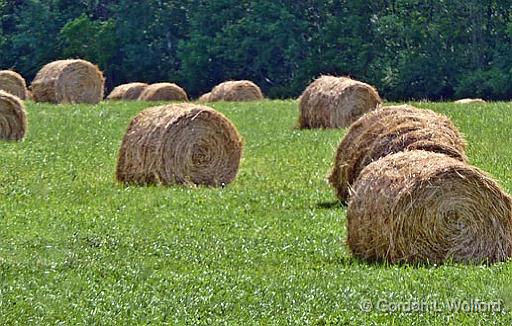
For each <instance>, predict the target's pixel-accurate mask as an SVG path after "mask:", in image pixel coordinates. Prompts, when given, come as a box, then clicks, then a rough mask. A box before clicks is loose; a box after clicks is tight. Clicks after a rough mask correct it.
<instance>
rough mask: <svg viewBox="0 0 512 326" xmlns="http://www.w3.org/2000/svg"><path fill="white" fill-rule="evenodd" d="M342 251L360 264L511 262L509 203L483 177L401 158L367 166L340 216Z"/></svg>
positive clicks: (444, 163)
mask: <svg viewBox="0 0 512 326" xmlns="http://www.w3.org/2000/svg"><path fill="white" fill-rule="evenodd" d="M347 220H348V222H347V223H348V241H347V242H348V246H349V247H350V250H351V251H352V253H353V255H354V256H356V257H359V258H362V259H364V260H367V261H372V262H374V261H385V262H390V263H433V264H438V263H443V262H446V261H450V260H452V261H455V262H460V263H482V262H488V263H492V262H499V261H504V260H506V259H507V258H509V257H510V256H511V255H512V200H511V199H510V197H509V196H507V195H506V194H505V193H504V192H503V191H502V190H501V189H500V187H499V186H498V185H497V184H496V183H495V182H494V181H493V180H492V179H491V178H490V177H488V176H487V175H486V174H484V173H483V172H481V171H480V170H478V169H476V168H473V167H471V166H469V165H467V164H465V163H463V162H460V161H458V160H456V159H453V158H451V157H448V156H446V155H443V154H438V153H432V152H426V151H409V152H402V153H398V154H394V155H390V156H387V157H385V158H383V159H381V160H379V161H377V162H374V163H372V164H370V165H368V166H367V167H366V168H365V169H364V170H363V172H362V173H361V176H360V178H359V179H358V180H357V181H356V183H355V184H354V195H353V196H352V198H351V199H350V203H349V206H348V212H347Z"/></svg>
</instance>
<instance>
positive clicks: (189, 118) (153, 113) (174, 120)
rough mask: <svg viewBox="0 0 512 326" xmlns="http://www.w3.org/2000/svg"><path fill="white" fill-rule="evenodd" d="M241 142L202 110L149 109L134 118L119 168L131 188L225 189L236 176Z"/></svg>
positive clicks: (225, 121)
mask: <svg viewBox="0 0 512 326" xmlns="http://www.w3.org/2000/svg"><path fill="white" fill-rule="evenodd" d="M241 155H242V140H241V138H240V135H239V134H238V131H237V129H236V127H235V126H234V125H233V124H232V123H231V122H230V121H229V120H228V119H227V118H226V117H225V116H224V115H222V114H221V113H219V112H217V111H215V110H213V109H211V108H209V107H206V106H201V105H194V104H185V103H184V104H173V105H167V106H159V107H154V108H149V109H146V110H145V111H143V112H142V113H140V114H139V115H138V116H137V117H135V118H134V119H133V121H132V122H131V124H130V126H129V127H128V131H127V132H126V134H125V136H124V139H123V143H122V145H121V150H120V153H119V161H118V164H117V179H118V180H119V181H121V182H124V183H128V184H139V185H146V184H162V185H170V184H196V185H207V186H223V185H226V184H228V183H230V182H232V181H233V180H234V179H235V177H236V174H237V172H238V167H239V164H240V159H241Z"/></svg>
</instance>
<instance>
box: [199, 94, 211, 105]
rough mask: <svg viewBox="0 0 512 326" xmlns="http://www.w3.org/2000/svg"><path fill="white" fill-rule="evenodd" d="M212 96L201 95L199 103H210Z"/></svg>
mask: <svg viewBox="0 0 512 326" xmlns="http://www.w3.org/2000/svg"><path fill="white" fill-rule="evenodd" d="M210 94H211V93H206V94H203V95H201V96H200V97H199V99H198V101H199V102H203V103H206V102H209V101H210Z"/></svg>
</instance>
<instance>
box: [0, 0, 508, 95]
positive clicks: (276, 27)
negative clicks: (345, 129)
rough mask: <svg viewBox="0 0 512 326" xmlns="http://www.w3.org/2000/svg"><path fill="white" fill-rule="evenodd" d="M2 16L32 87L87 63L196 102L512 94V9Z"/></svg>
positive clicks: (149, 8) (273, 7)
mask: <svg viewBox="0 0 512 326" xmlns="http://www.w3.org/2000/svg"><path fill="white" fill-rule="evenodd" d="M0 13H1V14H0V25H1V26H2V29H1V32H0V67H13V68H15V69H17V70H19V71H20V72H21V73H23V74H24V75H25V76H26V77H27V78H28V79H31V78H32V77H33V75H34V74H35V73H36V72H37V70H38V69H39V68H40V67H41V66H42V65H44V64H46V63H47V62H49V61H51V60H55V59H60V58H63V57H69V56H80V57H83V58H86V59H89V60H91V61H94V62H95V63H97V64H99V65H100V66H101V68H102V69H103V70H104V71H105V73H106V75H107V83H108V86H109V88H111V87H112V86H115V85H117V84H120V83H124V82H128V81H138V80H139V81H146V82H156V81H173V82H178V83H180V84H183V85H184V86H185V87H186V88H187V90H188V91H189V93H190V94H191V95H193V96H195V95H198V94H200V93H203V92H206V91H209V90H210V89H211V87H212V86H214V85H215V84H217V83H219V82H221V81H224V80H227V79H250V80H253V81H255V82H256V83H257V84H259V85H260V86H261V87H262V88H263V90H264V92H265V93H266V94H267V95H268V96H270V97H295V96H297V95H299V94H300V93H301V91H302V90H303V89H304V87H305V86H306V85H307V84H308V83H309V82H310V81H311V80H312V79H313V78H315V77H316V76H318V75H320V74H335V75H350V76H353V77H355V78H357V79H361V80H364V81H367V82H369V83H371V84H374V85H376V86H377V87H378V88H379V90H380V92H381V93H382V94H383V96H384V97H386V98H388V99H424V98H429V99H451V98H454V97H460V96H471V97H473V96H477V95H479V94H481V96H485V97H486V98H488V99H508V98H511V97H512V90H511V88H510V87H509V86H508V85H509V84H510V83H509V82H508V81H509V79H510V78H509V77H508V76H510V75H511V73H512V57H511V56H510V55H509V54H510V53H511V52H512V4H511V3H510V1H498V0H465V1H463V0H456V1H427V2H425V1H421V0H393V1H383V0H379V1H366V2H365V1H359V0H330V1H316V0H307V1H290V0H279V1H270V0H261V1H235V0H211V1H206V0H185V1H183V0H181V1H177V0H148V1H138V2H137V1H129V0H105V1H97V0H84V1H71V0H47V1H42V0H25V1H5V0H3V1H0Z"/></svg>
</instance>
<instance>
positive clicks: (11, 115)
mask: <svg viewBox="0 0 512 326" xmlns="http://www.w3.org/2000/svg"><path fill="white" fill-rule="evenodd" d="M26 131H27V113H26V112H25V106H24V104H23V101H21V100H20V99H19V98H18V97H17V96H14V95H12V94H10V93H7V92H5V91H2V90H0V139H2V140H21V139H23V137H25V133H26Z"/></svg>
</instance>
